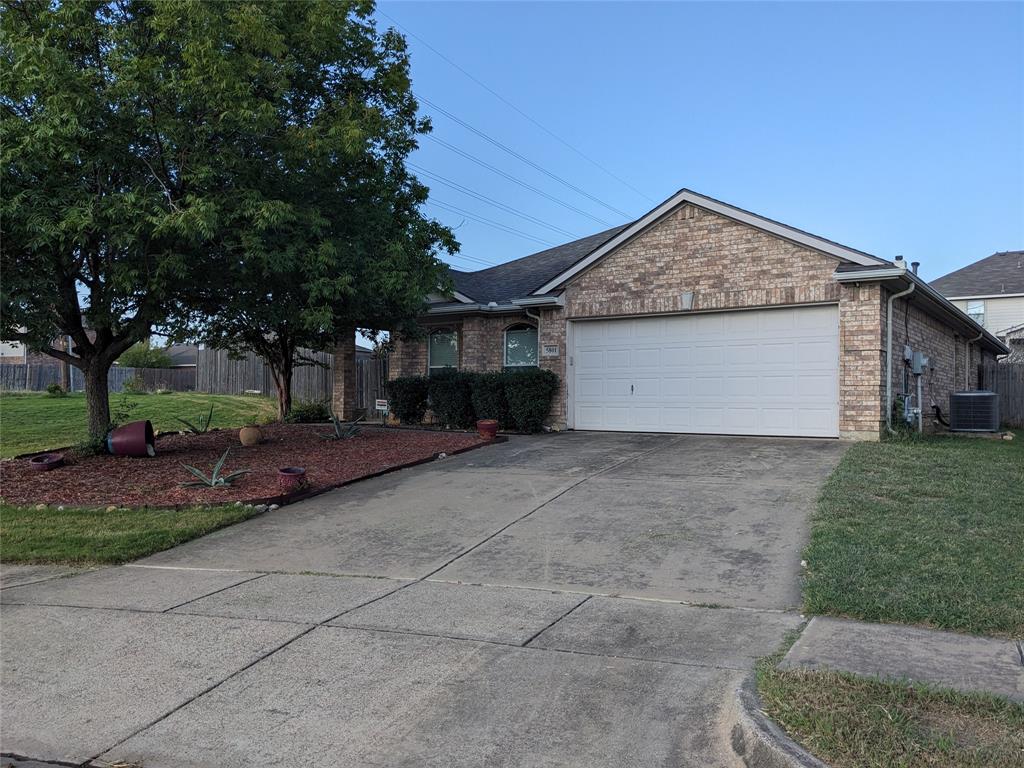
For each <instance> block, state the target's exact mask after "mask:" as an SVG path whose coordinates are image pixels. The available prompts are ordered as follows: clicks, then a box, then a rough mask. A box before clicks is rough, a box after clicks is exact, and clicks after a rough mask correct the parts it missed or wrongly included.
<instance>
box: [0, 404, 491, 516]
mask: <svg viewBox="0 0 1024 768" xmlns="http://www.w3.org/2000/svg"><path fill="white" fill-rule="evenodd" d="M260 429H261V430H262V432H263V442H261V443H260V444H259V445H256V446H253V447H251V448H245V447H243V446H242V445H241V444H240V443H239V442H238V430H234V429H225V430H217V431H213V432H208V433H206V434H205V435H188V434H169V435H161V436H159V437H158V438H157V442H156V453H157V455H156V456H155V457H152V458H144V459H135V458H129V457H125V456H107V455H102V456H85V457H73V456H70V455H67V454H66V462H67V463H66V466H63V467H60V468H58V469H54V470H51V471H50V472H35V471H33V470H32V469H30V468H29V465H28V459H27V458H21V459H10V460H7V461H3V462H0V476H2V477H0V479H2V485H0V495H2V497H3V500H4V501H5V502H7V503H9V504H16V505H24V504H39V503H42V504H64V505H67V506H79V507H95V506H108V505H111V504H116V505H118V506H128V507H142V506H149V507H156V506H159V507H168V506H179V505H192V504H224V503H229V502H235V501H242V502H257V501H266V500H268V499H274V497H277V496H279V494H280V493H281V490H280V489H279V487H278V481H277V470H278V468H279V467H295V466H298V467H305V469H306V479H307V487H306V493H309V492H315V491H317V490H323V489H325V488H332V487H334V486H337V485H340V484H343V483H347V482H351V481H352V480H356V479H358V478H361V477H366V476H368V475H375V474H379V473H381V472H384V471H386V470H388V469H392V468H394V467H398V466H403V465H407V464H411V463H414V462H417V461H423V460H427V459H430V458H432V457H433V456H434V455H435V454H438V453H442V452H443V453H449V454H450V453H454V452H456V451H461V450H464V449H467V448H472V447H474V446H477V445H480V444H482V443H484V442H485V441H484V440H482V439H481V438H480V437H479V436H478V435H476V434H475V433H473V434H471V433H462V432H422V431H413V430H394V429H375V428H364V429H363V430H362V432H360V434H358V435H357V436H356V437H353V438H351V439H348V440H323V439H321V438H320V437H319V436H318V433H324V432H328V431H330V429H331V428H330V426H329V425H327V426H324V425H310V424H273V425H270V426H264V427H261V428H260ZM227 448H230V449H231V453H230V455H229V456H228V460H227V462H226V463H225V465H224V472H230V471H233V470H238V469H250V470H252V473H251V474H249V475H246V476H245V477H242V478H240V479H238V480H236V481H235V483H234V485H233V486H231V487H228V488H182V487H181V486H180V485H179V483H182V482H186V481H188V480H191V479H194V478H193V477H192V476H191V475H190V474H189V473H188V472H187V471H186V470H185V469H184V468H183V467H182V466H181V465H182V464H190V465H192V466H194V467H198V468H199V469H201V470H202V471H203V472H205V473H206V474H209V473H210V471H211V470H212V469H213V465H214V464H216V462H217V460H218V459H219V458H220V456H221V454H223V453H224V451H225V449H227ZM275 500H276V499H275Z"/></svg>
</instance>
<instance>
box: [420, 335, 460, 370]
mask: <svg viewBox="0 0 1024 768" xmlns="http://www.w3.org/2000/svg"><path fill="white" fill-rule="evenodd" d="M458 367H459V341H458V336H457V335H456V333H455V331H453V330H450V329H448V328H445V329H442V330H437V331H434V332H432V333H431V334H430V336H428V337H427V368H428V369H429V371H430V373H434V372H435V371H439V370H441V369H442V368H458Z"/></svg>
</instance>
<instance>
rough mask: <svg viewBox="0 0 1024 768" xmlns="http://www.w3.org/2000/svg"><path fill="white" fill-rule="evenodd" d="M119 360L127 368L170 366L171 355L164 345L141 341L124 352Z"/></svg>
mask: <svg viewBox="0 0 1024 768" xmlns="http://www.w3.org/2000/svg"><path fill="white" fill-rule="evenodd" d="M117 362H118V364H119V365H122V366H124V367H125V368H170V367H171V356H170V355H169V354H168V353H167V350H166V349H165V348H164V347H153V346H150V344H149V342H146V341H140V342H139V343H138V344H136V345H135V346H133V347H131V348H130V349H128V351H126V352H125V353H124V354H122V355H121V356H120V357H119V358H118V359H117Z"/></svg>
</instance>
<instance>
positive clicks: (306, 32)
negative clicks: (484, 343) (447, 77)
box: [0, 0, 456, 435]
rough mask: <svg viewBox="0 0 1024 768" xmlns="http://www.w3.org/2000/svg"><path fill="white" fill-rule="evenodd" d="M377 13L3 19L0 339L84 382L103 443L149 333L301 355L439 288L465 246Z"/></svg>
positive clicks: (401, 321) (402, 53) (204, 7)
mask: <svg viewBox="0 0 1024 768" xmlns="http://www.w3.org/2000/svg"><path fill="white" fill-rule="evenodd" d="M372 10H373V4H372V3H371V2H355V1H350V2H333V1H330V0H320V1H312V2H287V1H286V0H274V1H264V2H223V3H221V2H217V3H201V2H173V1H168V2H144V1H142V0H117V1H115V2H84V1H79V2H62V3H60V4H55V3H51V2H46V1H45V0H44V1H42V2H34V1H33V0H20V1H19V0H9V1H8V2H6V3H5V4H4V6H3V10H2V22H0V23H2V32H3V37H4V45H3V47H2V53H0V56H2V60H0V65H2V69H3V72H2V80H0V120H2V122H0V130H2V132H3V135H4V143H3V148H2V150H0V152H2V154H0V162H2V166H3V174H4V179H3V184H4V194H3V198H2V202H0V206H2V207H0V216H2V228H3V229H2V233H0V234H2V244H0V260H2V262H0V266H2V269H3V274H4V279H3V285H2V294H0V336H2V337H3V338H6V339H18V340H22V341H25V342H27V343H28V344H29V345H30V346H32V347H33V348H34V349H38V350H42V351H46V352H47V353H48V354H51V355H53V356H54V357H57V358H59V359H65V360H67V361H68V362H71V363H72V364H73V365H77V366H78V367H80V368H82V370H83V372H84V373H85V379H86V386H87V391H91V393H92V394H91V396H90V416H89V419H90V431H91V432H92V434H94V435H97V434H101V433H102V432H103V431H104V430H105V429H106V422H107V421H108V420H109V412H108V406H107V405H106V403H107V398H106V396H105V390H106V377H107V371H108V370H109V367H110V365H111V364H112V363H113V362H114V360H116V359H117V358H118V357H119V356H120V355H121V354H122V353H123V352H125V351H126V350H127V349H128V348H129V347H131V346H132V345H133V344H134V343H136V342H138V341H140V340H142V339H144V338H145V337H146V336H147V335H148V334H149V332H150V331H151V330H152V329H153V328H161V329H163V330H165V331H169V332H176V333H178V334H180V335H184V334H186V333H188V334H192V335H198V336H202V337H204V338H206V339H207V340H209V341H211V342H213V343H219V344H221V345H223V346H225V347H228V348H234V349H239V350H241V349H253V350H254V351H256V352H257V353H259V354H261V355H265V356H266V355H268V354H271V352H273V350H272V349H271V350H268V349H267V348H266V347H267V344H268V342H269V341H275V342H276V343H277V347H278V348H280V347H282V346H285V347H289V348H290V349H291V350H292V352H294V349H295V348H296V347H298V346H322V345H324V344H326V343H327V342H328V340H329V339H331V338H333V337H334V336H336V335H338V334H343V333H349V332H351V329H352V328H353V327H355V326H362V327H369V328H399V327H402V326H404V325H406V324H408V322H409V321H410V319H411V318H412V317H414V316H415V314H416V313H417V312H418V311H419V309H420V308H421V307H422V301H423V297H424V296H425V294H426V293H427V292H428V291H429V290H431V289H432V288H433V287H434V286H435V285H437V284H438V283H439V282H440V281H442V279H443V275H444V271H443V267H442V266H441V264H440V263H439V261H438V260H437V258H436V253H437V251H438V250H439V249H452V248H455V247H456V244H455V242H454V240H453V238H452V235H451V233H450V232H449V231H448V230H447V229H445V228H443V227H441V226H440V225H439V224H437V223H436V222H434V221H432V220H429V219H427V218H425V217H423V216H422V215H421V213H420V211H419V206H420V204H421V203H422V202H424V201H425V199H426V195H427V191H426V189H425V188H424V187H423V186H422V185H420V184H419V183H418V182H417V181H416V179H415V178H413V177H412V176H410V175H409V174H408V173H407V171H406V169H405V164H404V160H405V158H406V156H407V155H408V154H409V152H410V151H411V150H412V149H413V148H414V147H415V146H416V136H417V135H418V134H420V133H422V132H424V131H426V130H428V129H429V124H428V123H427V122H426V121H424V120H421V119H419V118H417V116H416V110H417V105H416V102H415V100H414V98H413V97H412V94H411V90H410V85H409V67H408V57H407V54H406V50H405V43H404V40H403V39H402V37H401V36H400V35H398V34H397V33H395V32H394V31H391V30H389V31H386V32H383V33H380V32H378V31H377V30H376V28H375V27H374V24H373V21H372V18H371V14H372ZM58 335H68V336H70V337H71V339H72V350H71V351H70V353H65V352H63V351H61V350H60V349H56V348H52V347H51V340H52V339H53V338H54V337H56V336H58ZM293 360H294V357H289V358H288V359H287V360H285V358H284V354H283V353H281V355H280V364H279V365H278V369H279V370H280V371H281V372H282V373H283V374H284V373H287V374H288V375H290V365H291V364H292V361H293ZM268 362H271V364H272V365H274V362H273V360H271V359H268ZM101 390H102V396H100V391H101Z"/></svg>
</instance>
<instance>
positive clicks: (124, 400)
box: [108, 392, 139, 431]
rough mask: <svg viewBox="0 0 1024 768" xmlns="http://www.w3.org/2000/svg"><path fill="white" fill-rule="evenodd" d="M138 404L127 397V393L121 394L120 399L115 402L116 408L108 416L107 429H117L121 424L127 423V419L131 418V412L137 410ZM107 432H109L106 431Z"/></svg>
mask: <svg viewBox="0 0 1024 768" xmlns="http://www.w3.org/2000/svg"><path fill="white" fill-rule="evenodd" d="M138 406H139V404H138V403H137V402H135V401H134V400H132V399H131V398H130V397H128V393H127V392H122V393H121V399H120V400H118V401H117V406H115V408H114V410H113V411H112V412H111V414H110V425H109V429H113V428H114V427H119V426H121V425H122V424H125V423H127V422H128V419H130V418H131V417H132V411H134V410H135V409H136V408H138ZM108 431H109V430H108Z"/></svg>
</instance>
